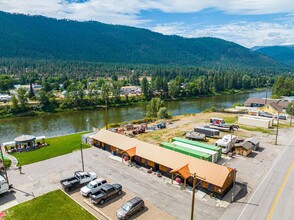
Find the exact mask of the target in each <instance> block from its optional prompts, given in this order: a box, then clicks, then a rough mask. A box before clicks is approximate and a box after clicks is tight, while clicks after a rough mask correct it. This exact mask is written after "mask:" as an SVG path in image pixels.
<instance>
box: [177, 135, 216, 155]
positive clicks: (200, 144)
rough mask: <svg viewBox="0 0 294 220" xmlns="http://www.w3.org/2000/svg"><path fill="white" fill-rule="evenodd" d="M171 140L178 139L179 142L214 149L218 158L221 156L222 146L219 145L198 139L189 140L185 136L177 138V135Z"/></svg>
mask: <svg viewBox="0 0 294 220" xmlns="http://www.w3.org/2000/svg"><path fill="white" fill-rule="evenodd" d="M172 141H179V142H182V143H186V144H191V145H193V146H197V147H201V148H204V149H208V150H213V151H216V152H217V154H218V159H221V158H222V148H221V147H218V146H214V145H210V144H205V143H202V142H199V141H191V140H187V139H185V138H179V137H175V138H173V140H172Z"/></svg>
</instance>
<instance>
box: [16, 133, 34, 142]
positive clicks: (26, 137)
mask: <svg viewBox="0 0 294 220" xmlns="http://www.w3.org/2000/svg"><path fill="white" fill-rule="evenodd" d="M35 139H36V137H35V136H33V135H27V134H23V135H21V136H19V137H17V138H15V139H14V141H15V142H28V141H33V140H35Z"/></svg>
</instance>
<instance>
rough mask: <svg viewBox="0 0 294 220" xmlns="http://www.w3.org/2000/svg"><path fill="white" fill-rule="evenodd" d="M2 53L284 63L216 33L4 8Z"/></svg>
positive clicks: (147, 61)
mask: <svg viewBox="0 0 294 220" xmlns="http://www.w3.org/2000/svg"><path fill="white" fill-rule="evenodd" d="M0 57H2V58H12V59H16V58H21V59H24V58H25V59H36V60H37V59H43V60H45V59H46V60H48V59H51V60H65V61H69V60H75V61H90V62H103V63H130V64H155V65H158V64H160V65H192V66H195V65H197V66H205V67H218V66H220V67H230V68H235V67H237V68H239V67H242V68H244V67H246V68H247V67H248V68H262V67H267V68H268V67H271V68H281V67H282V68H283V65H282V64H280V63H278V62H277V61H274V60H273V59H271V58H269V57H266V56H264V55H260V54H258V53H256V52H252V51H250V50H249V49H247V48H245V47H242V46H240V45H238V44H235V43H232V42H228V41H225V40H222V39H217V38H183V37H179V36H166V35H162V34H159V33H155V32H152V31H149V30H146V29H141V28H134V27H127V26H121V25H108V24H102V23H99V22H93V21H88V22H77V21H69V20H56V19H51V18H46V17H42V16H27V15H20V14H9V13H4V12H0Z"/></svg>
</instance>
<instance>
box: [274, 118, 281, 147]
mask: <svg viewBox="0 0 294 220" xmlns="http://www.w3.org/2000/svg"><path fill="white" fill-rule="evenodd" d="M279 116H280V114H278V121H277V131H276V141H275V145H277V144H278V133H279Z"/></svg>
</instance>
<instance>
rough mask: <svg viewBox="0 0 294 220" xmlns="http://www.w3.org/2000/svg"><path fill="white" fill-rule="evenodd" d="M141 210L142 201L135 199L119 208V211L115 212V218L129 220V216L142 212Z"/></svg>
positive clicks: (142, 207) (142, 206)
mask: <svg viewBox="0 0 294 220" xmlns="http://www.w3.org/2000/svg"><path fill="white" fill-rule="evenodd" d="M143 209H144V201H143V200H142V199H141V198H139V197H135V198H133V199H131V200H129V201H128V202H127V203H125V204H124V205H123V206H122V207H120V209H119V210H117V212H116V216H117V217H118V219H129V218H130V216H132V215H134V214H135V213H137V212H139V211H142V210H143Z"/></svg>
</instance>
